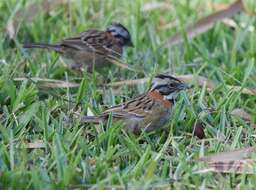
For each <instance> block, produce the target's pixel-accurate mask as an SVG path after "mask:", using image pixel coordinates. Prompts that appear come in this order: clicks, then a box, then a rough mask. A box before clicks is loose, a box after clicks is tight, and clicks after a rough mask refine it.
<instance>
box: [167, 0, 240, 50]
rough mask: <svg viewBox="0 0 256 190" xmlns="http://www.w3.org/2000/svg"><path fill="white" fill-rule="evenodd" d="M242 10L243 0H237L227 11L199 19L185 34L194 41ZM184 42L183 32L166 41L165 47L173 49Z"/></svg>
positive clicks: (220, 11)
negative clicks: (218, 22) (217, 23)
mask: <svg viewBox="0 0 256 190" xmlns="http://www.w3.org/2000/svg"><path fill="white" fill-rule="evenodd" d="M242 9H243V3H242V0H236V1H235V2H234V3H232V4H231V5H230V6H228V7H227V8H226V9H223V10H219V11H217V12H215V13H213V14H211V15H209V16H207V17H205V18H202V19H199V20H198V21H197V22H196V23H195V24H192V25H189V26H188V27H187V28H186V30H185V33H186V34H187V37H188V39H192V38H194V37H195V36H197V35H199V34H201V33H203V32H206V31H208V30H209V29H210V28H212V27H213V26H214V24H215V23H216V22H217V21H222V20H223V19H225V18H228V17H231V16H233V15H234V14H236V13H237V12H239V11H240V10H242ZM182 41H183V35H182V33H181V32H178V33H176V34H174V35H173V36H172V37H171V38H170V39H168V40H167V41H166V43H165V46H166V47H171V46H173V45H176V44H179V43H181V42H182Z"/></svg>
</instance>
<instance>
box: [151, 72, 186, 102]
mask: <svg viewBox="0 0 256 190" xmlns="http://www.w3.org/2000/svg"><path fill="white" fill-rule="evenodd" d="M186 88H188V86H187V85H186V84H184V83H183V82H182V81H180V80H179V79H177V78H175V77H173V76H170V75H163V74H160V75H157V76H156V77H155V78H154V79H153V80H152V86H151V89H150V91H153V90H157V91H159V92H160V93H161V94H162V95H163V96H165V97H166V99H173V98H175V97H176V93H177V92H178V91H180V90H184V89H186Z"/></svg>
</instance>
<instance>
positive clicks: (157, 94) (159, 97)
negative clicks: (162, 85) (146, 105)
mask: <svg viewBox="0 0 256 190" xmlns="http://www.w3.org/2000/svg"><path fill="white" fill-rule="evenodd" d="M148 95H149V96H150V97H152V98H154V99H156V100H158V101H161V102H162V103H163V105H164V107H166V108H170V107H171V105H172V104H171V102H170V101H169V100H165V99H164V96H163V95H162V94H160V92H158V91H156V90H154V91H150V92H148Z"/></svg>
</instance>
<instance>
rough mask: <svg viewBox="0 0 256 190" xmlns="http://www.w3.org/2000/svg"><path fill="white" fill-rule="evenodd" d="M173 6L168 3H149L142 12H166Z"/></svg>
mask: <svg viewBox="0 0 256 190" xmlns="http://www.w3.org/2000/svg"><path fill="white" fill-rule="evenodd" d="M170 7H171V5H170V3H167V2H159V1H152V2H148V3H144V4H143V6H142V8H141V11H143V12H150V11H153V10H160V9H161V10H163V9H164V10H166V9H170Z"/></svg>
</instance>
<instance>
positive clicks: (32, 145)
mask: <svg viewBox="0 0 256 190" xmlns="http://www.w3.org/2000/svg"><path fill="white" fill-rule="evenodd" d="M45 147H46V146H45V143H44V141H43V140H36V141H34V142H30V143H27V144H26V148H28V149H36V148H45Z"/></svg>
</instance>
